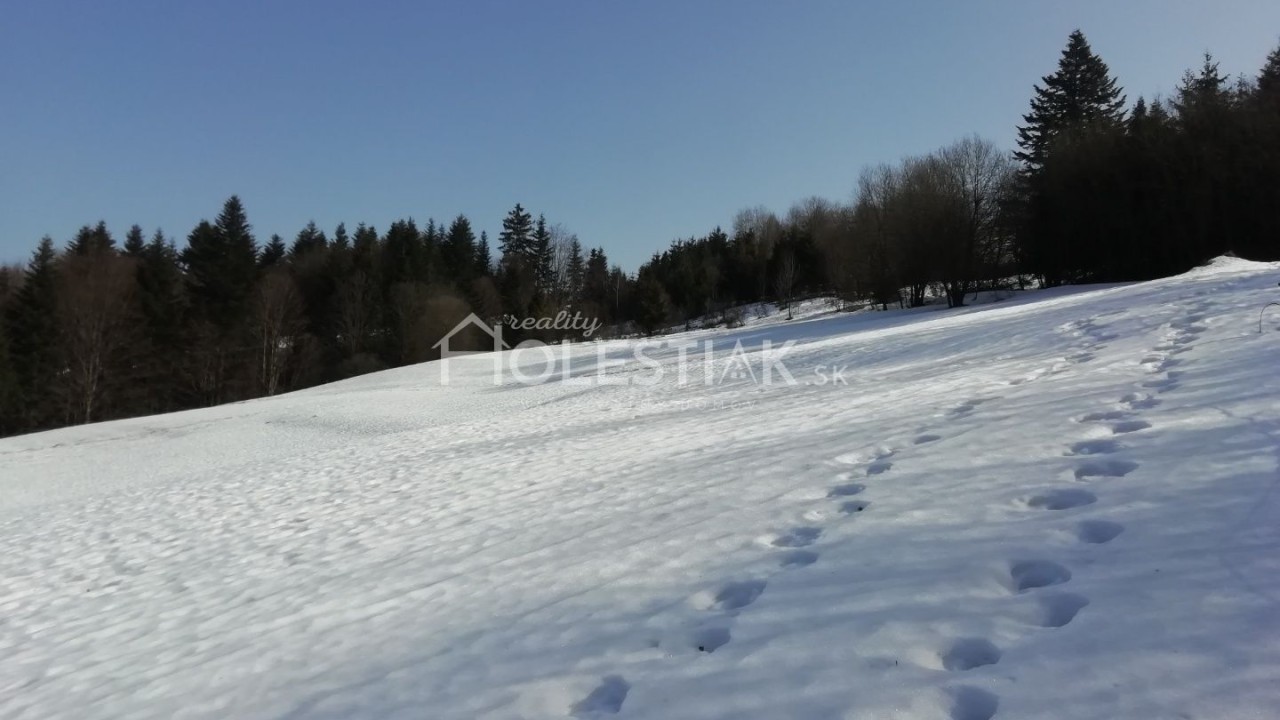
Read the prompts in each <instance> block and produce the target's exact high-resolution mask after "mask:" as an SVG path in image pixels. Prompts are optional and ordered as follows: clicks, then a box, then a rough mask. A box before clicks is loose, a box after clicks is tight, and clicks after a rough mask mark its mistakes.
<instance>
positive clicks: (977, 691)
mask: <svg viewBox="0 0 1280 720" xmlns="http://www.w3.org/2000/svg"><path fill="white" fill-rule="evenodd" d="M947 694H948V695H950V696H951V708H950V710H949V714H948V717H949V718H950V720H991V718H993V717H995V714H996V710H997V709H998V708H999V707H1000V698H999V697H997V696H996V695H995V694H994V693H990V692H987V691H986V690H983V689H981V688H976V687H971V686H968V685H961V686H959V687H953V688H948V689H947Z"/></svg>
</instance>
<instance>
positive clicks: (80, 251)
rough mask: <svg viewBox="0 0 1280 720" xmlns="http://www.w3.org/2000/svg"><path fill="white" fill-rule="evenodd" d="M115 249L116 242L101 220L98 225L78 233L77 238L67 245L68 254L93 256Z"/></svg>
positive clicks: (83, 228)
mask: <svg viewBox="0 0 1280 720" xmlns="http://www.w3.org/2000/svg"><path fill="white" fill-rule="evenodd" d="M115 247H116V241H115V240H114V239H113V238H112V237H111V233H110V232H108V231H107V224H106V223H105V222H102V221H101V220H99V221H98V224H97V225H94V226H93V227H90V226H88V225H85V226H84V227H82V228H80V230H79V231H78V232H76V236H75V237H74V238H72V240H71V242H70V243H68V244H67V254H68V255H93V254H95V253H99V252H108V251H111V250H114V249H115Z"/></svg>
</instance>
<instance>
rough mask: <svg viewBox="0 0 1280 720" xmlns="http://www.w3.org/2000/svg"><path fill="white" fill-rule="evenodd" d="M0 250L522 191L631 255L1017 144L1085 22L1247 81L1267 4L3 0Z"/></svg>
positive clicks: (1112, 43)
mask: <svg viewBox="0 0 1280 720" xmlns="http://www.w3.org/2000/svg"><path fill="white" fill-rule="evenodd" d="M4 15H5V21H4V22H3V23H2V24H0V97H3V98H4V105H3V111H2V112H0V167H2V168H3V169H2V170H0V198H3V201H0V261H14V260H22V259H25V258H26V257H27V255H28V254H29V252H30V250H31V249H32V248H33V247H34V245H35V243H36V242H37V241H38V240H39V238H40V237H41V236H42V235H45V234H49V235H52V236H53V237H54V238H55V239H56V240H57V241H58V242H59V243H62V242H65V241H66V240H67V239H69V238H70V236H71V235H72V234H73V233H74V231H75V229H76V228H77V227H79V226H80V225H83V224H85V223H90V222H96V221H97V220H99V219H102V220H105V221H106V222H107V223H108V224H109V225H110V226H111V228H112V229H113V231H114V232H115V233H116V234H117V236H120V235H123V233H124V230H125V229H127V227H128V226H129V225H131V224H133V223H138V224H141V225H142V226H143V227H144V228H145V229H146V230H147V232H148V233H150V232H151V231H152V230H153V229H154V228H156V227H157V226H159V227H163V228H164V230H165V232H166V233H168V234H170V235H176V236H178V237H179V238H180V239H181V238H185V236H186V234H187V232H189V231H190V229H191V228H192V227H193V226H194V225H195V223H196V222H197V221H198V220H200V219H201V218H202V217H212V216H214V215H216V214H217V212H218V210H219V208H220V207H221V204H222V202H223V200H224V199H225V198H226V197H227V196H229V195H231V194H233V193H234V194H239V195H240V196H241V198H242V199H243V200H244V202H245V205H246V207H247V209H248V212H249V219H250V221H251V222H252V223H253V224H254V227H255V230H256V232H257V234H258V235H259V239H260V240H265V238H266V237H268V236H269V235H270V234H271V233H273V232H274V233H280V234H281V235H283V236H285V237H286V238H292V236H293V235H294V234H295V233H296V232H297V231H298V229H299V228H301V227H302V226H303V225H304V224H305V223H306V222H307V221H308V220H312V219H314V220H315V221H316V222H317V223H319V224H320V225H321V226H322V227H324V228H326V229H330V230H331V229H332V228H333V226H335V225H336V224H337V223H338V222H339V221H340V220H345V221H346V222H347V224H348V226H349V227H354V226H355V224H356V223H357V222H359V221H365V222H368V223H371V224H373V225H375V226H376V227H377V228H378V229H379V230H380V231H381V230H385V229H386V227H387V226H388V225H389V224H390V222H391V221H392V220H394V219H396V218H400V217H408V216H412V217H414V218H415V219H417V220H419V221H420V222H422V223H425V221H426V220H427V218H428V217H435V218H436V219H437V220H446V221H447V220H448V219H450V218H452V216H453V215H455V214H457V213H459V212H462V213H465V214H467V215H468V216H469V217H470V218H471V219H472V221H473V223H474V224H475V225H476V226H477V227H478V228H479V229H486V230H488V231H489V233H490V234H491V235H496V233H497V231H498V230H499V229H500V223H501V218H502V216H503V215H504V214H505V212H506V210H507V209H509V208H510V207H511V206H512V205H513V204H515V203H517V202H520V203H522V204H524V206H525V207H526V208H529V209H531V210H532V211H534V212H535V213H537V212H542V213H545V214H546V216H547V218H548V219H549V220H551V221H555V222H561V223H563V224H564V225H565V226H566V227H568V228H569V229H570V230H572V231H574V232H576V233H578V235H579V236H580V237H581V238H582V240H583V242H584V243H585V244H587V245H589V246H596V245H600V246H604V247H605V248H606V250H607V251H608V253H609V255H610V258H611V259H613V260H614V261H615V262H619V263H621V264H622V265H623V266H624V267H625V268H627V269H628V270H633V269H634V268H635V267H636V266H638V264H639V263H640V262H642V261H643V260H644V259H646V258H647V257H648V256H649V255H651V254H652V253H653V252H654V251H655V250H658V249H661V248H663V247H665V246H666V245H667V244H668V243H669V242H670V241H671V240H672V239H674V238H676V237H687V236H690V235H694V234H698V235H701V234H704V233H706V232H707V231H708V230H710V229H711V228H712V227H714V226H715V225H717V224H721V225H725V226H727V225H728V224H729V222H730V221H731V219H732V217H733V215H734V213H735V212H736V211H737V210H739V209H741V208H744V207H748V206H752V205H757V204H763V205H766V206H768V207H770V208H772V209H774V210H776V211H777V212H779V213H783V212H785V211H786V209H787V208H788V207H789V206H790V204H791V203H792V202H794V201H796V200H799V199H801V198H803V197H806V196H810V195H821V196H824V197H827V198H830V199H834V200H842V201H843V200H847V199H848V198H849V197H850V194H851V192H852V189H853V186H854V183H855V180H856V178H857V175H858V172H859V169H860V168H861V167H862V166H864V165H867V164H874V163H879V162H886V161H894V160H896V159H898V158H900V157H902V156H904V155H909V154H915V153H921V152H926V151H928V150H931V149H933V148H935V147H937V146H940V145H943V144H946V143H948V142H950V141H952V140H955V139H956V138H959V137H961V136H963V135H966V134H969V133H978V134H980V135H982V136H984V137H987V138H990V139H992V140H994V141H996V142H997V143H999V144H1001V145H1003V146H1006V147H1010V148H1011V147H1012V144H1013V138H1014V127H1015V125H1016V124H1017V123H1018V122H1019V119H1020V116H1021V113H1023V112H1025V110H1026V106H1027V102H1028V99H1029V97H1030V94H1031V88H1032V84H1033V83H1035V82H1036V81H1037V80H1038V79H1039V77H1040V76H1042V75H1044V74H1047V73H1049V72H1051V71H1052V70H1053V68H1054V65H1055V63H1056V60H1057V57H1058V53H1059V51H1060V50H1061V48H1062V46H1063V44H1064V43H1065V41H1066V36H1067V34H1068V33H1069V32H1070V31H1071V30H1072V29H1074V28H1076V27H1080V28H1082V29H1083V30H1084V32H1085V34H1086V35H1087V36H1088V37H1089V39H1090V42H1091V43H1092V44H1093V46H1094V49H1095V50H1096V51H1097V52H1099V53H1100V54H1101V55H1102V57H1103V59H1105V60H1106V61H1107V62H1108V63H1109V64H1110V66H1111V68H1112V70H1113V72H1115V73H1116V74H1117V75H1118V77H1119V78H1120V81H1121V84H1122V85H1124V86H1125V88H1126V91H1127V92H1128V94H1129V95H1130V97H1131V98H1133V97H1135V96H1136V95H1138V94H1144V95H1152V94H1157V93H1163V94H1168V93H1170V92H1171V91H1172V90H1173V88H1174V87H1175V86H1176V84H1177V81H1178V79H1179V77H1180V75H1181V74H1182V72H1183V70H1185V69H1186V68H1188V67H1192V66H1198V64H1199V59H1200V55H1201V53H1203V52H1204V51H1205V50H1211V51H1212V52H1213V53H1214V54H1215V55H1216V56H1217V57H1218V59H1219V60H1220V61H1221V63H1222V68H1223V70H1224V71H1227V72H1229V73H1231V74H1237V73H1247V74H1250V75H1252V74H1253V73H1255V72H1256V70H1257V69H1258V67H1259V66H1260V65H1261V63H1262V61H1263V59H1264V58H1265V56H1266V54H1267V52H1268V51H1269V50H1271V49H1272V48H1273V47H1275V46H1276V44H1277V43H1280V3H1276V2H1274V1H1264V0H1239V1H1237V2H1213V3H1209V2H1184V1H1178V2H1175V1H1166V2H1161V1H1158V0H1125V1H1124V2H1115V1H1114V0H1112V1H1110V2H1093V1H1090V2H1031V1H1028V0H1020V1H1019V0H999V1H992V2H973V3H956V2H941V1H940V2H926V1H924V0H900V1H898V2H888V1H886V2H826V1H820V0H797V1H796V2H782V1H780V0H771V1H755V0H725V1H713V0H684V1H683V2H622V1H620V0H595V1H588V0H582V1H570V0H522V1H518V0H510V1H502V2H499V1H496V0H469V1H466V2H462V1H459V2H410V1H406V2H367V3H356V2H333V1H331V0H313V1H311V2H283V1H280V2H261V1H256V0H255V1H252V2H245V1H241V0H224V1H221V2H217V3H213V2H208V3H197V2H160V1H156V2H141V1H132V0H121V2H110V3H103V2H63V1H59V0H44V1H42V2H33V3H17V2H12V3H7V6H6V7H5V10H4Z"/></svg>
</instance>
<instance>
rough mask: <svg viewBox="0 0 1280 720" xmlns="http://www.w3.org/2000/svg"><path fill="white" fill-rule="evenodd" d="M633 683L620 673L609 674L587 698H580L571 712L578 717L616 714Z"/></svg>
mask: <svg viewBox="0 0 1280 720" xmlns="http://www.w3.org/2000/svg"><path fill="white" fill-rule="evenodd" d="M628 692H631V684H630V683H628V682H627V681H626V680H624V679H622V676H620V675H609V676H608V677H605V678H603V679H601V681H600V684H599V685H597V686H596V688H595V689H594V690H592V691H591V693H590V694H589V695H587V696H586V697H585V698H583V699H581V700H579V701H578V702H577V703H576V704H574V706H573V707H572V708H570V710H569V712H570V714H571V715H572V716H573V717H576V718H594V717H599V716H600V715H616V714H618V711H620V710H622V703H624V702H626V699H627V693H628Z"/></svg>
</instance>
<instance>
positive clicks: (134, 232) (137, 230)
mask: <svg viewBox="0 0 1280 720" xmlns="http://www.w3.org/2000/svg"><path fill="white" fill-rule="evenodd" d="M146 248H147V239H146V237H145V236H144V235H143V234H142V228H141V227H139V226H138V225H134V226H132V227H130V228H129V232H128V234H126V235H125V236H124V254H125V255H126V256H128V257H131V258H140V257H142V254H143V253H144V252H145V251H146Z"/></svg>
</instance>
